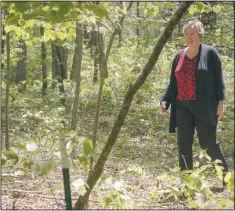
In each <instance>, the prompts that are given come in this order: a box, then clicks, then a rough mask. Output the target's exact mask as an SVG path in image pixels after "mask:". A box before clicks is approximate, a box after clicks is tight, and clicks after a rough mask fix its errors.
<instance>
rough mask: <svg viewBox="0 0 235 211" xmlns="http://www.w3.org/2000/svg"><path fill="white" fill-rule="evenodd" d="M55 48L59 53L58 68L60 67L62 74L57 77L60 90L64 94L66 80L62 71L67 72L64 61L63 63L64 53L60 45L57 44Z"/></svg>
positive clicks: (57, 53)
mask: <svg viewBox="0 0 235 211" xmlns="http://www.w3.org/2000/svg"><path fill="white" fill-rule="evenodd" d="M55 50H56V55H57V59H58V63H59V65H58V69H59V73H60V75H58V76H56V77H57V80H58V82H59V90H60V94H63V93H64V92H65V91H64V82H63V75H62V73H64V72H65V70H64V68H65V67H64V63H63V55H62V53H61V51H60V47H59V46H58V45H55Z"/></svg>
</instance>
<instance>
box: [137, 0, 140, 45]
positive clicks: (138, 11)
mask: <svg viewBox="0 0 235 211" xmlns="http://www.w3.org/2000/svg"><path fill="white" fill-rule="evenodd" d="M136 17H137V22H138V24H137V27H136V35H137V39H138V43H137V45H138V46H139V45H140V20H139V17H140V2H139V1H137V2H136Z"/></svg>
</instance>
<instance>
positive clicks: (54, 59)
mask: <svg viewBox="0 0 235 211" xmlns="http://www.w3.org/2000/svg"><path fill="white" fill-rule="evenodd" d="M56 62H57V56H56V51H55V44H54V42H52V43H51V78H52V89H55V86H56V82H55V79H56V77H55V75H56V74H55V73H56ZM57 64H58V62H57Z"/></svg>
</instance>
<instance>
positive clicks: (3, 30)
mask: <svg viewBox="0 0 235 211" xmlns="http://www.w3.org/2000/svg"><path fill="white" fill-rule="evenodd" d="M5 35H6V31H5V27H4V25H3V24H2V37H3V36H5ZM2 37H1V38H2ZM4 47H5V40H3V39H1V55H3V54H4ZM3 68H4V64H3V61H1V69H3Z"/></svg>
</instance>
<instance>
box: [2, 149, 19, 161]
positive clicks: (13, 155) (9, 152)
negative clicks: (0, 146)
mask: <svg viewBox="0 0 235 211" xmlns="http://www.w3.org/2000/svg"><path fill="white" fill-rule="evenodd" d="M4 155H5V156H6V158H7V159H11V160H14V159H17V160H18V154H17V152H15V151H13V150H6V152H5V153H4Z"/></svg>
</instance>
